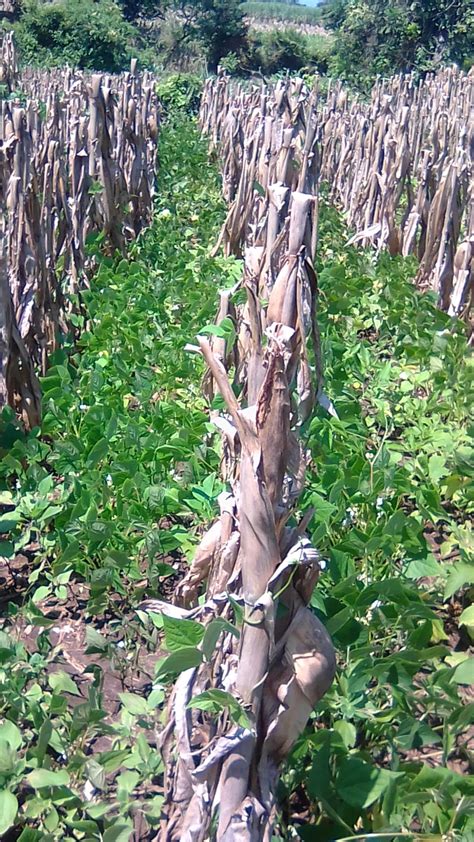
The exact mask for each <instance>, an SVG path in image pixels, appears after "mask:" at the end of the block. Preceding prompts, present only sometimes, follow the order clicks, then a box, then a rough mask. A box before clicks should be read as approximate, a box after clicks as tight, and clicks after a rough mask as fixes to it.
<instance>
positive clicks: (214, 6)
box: [172, 0, 247, 71]
mask: <svg viewBox="0 0 474 842" xmlns="http://www.w3.org/2000/svg"><path fill="white" fill-rule="evenodd" d="M172 2H173V5H174V7H175V8H176V9H177V11H178V13H179V14H180V16H182V17H184V19H185V21H186V23H185V24H184V32H185V34H186V39H185V40H189V41H197V42H198V43H199V44H200V45H201V47H202V49H203V51H204V54H205V56H206V60H207V63H208V67H209V69H210V70H211V71H215V70H216V69H217V65H218V63H219V60H220V59H221V58H222V57H223V56H225V55H227V54H228V53H230V52H236V51H238V50H239V49H240V48H241V47H242V46H243V44H244V42H245V36H246V32H247V27H246V25H245V22H244V16H243V12H242V9H241V5H240V2H239V0H192V2H189V0H172Z"/></svg>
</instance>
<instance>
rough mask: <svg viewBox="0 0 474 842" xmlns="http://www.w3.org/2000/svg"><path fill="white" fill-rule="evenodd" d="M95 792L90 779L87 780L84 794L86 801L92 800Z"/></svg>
mask: <svg viewBox="0 0 474 842" xmlns="http://www.w3.org/2000/svg"><path fill="white" fill-rule="evenodd" d="M94 793H95V787H94V785H93V784H91V782H90V781H89V780H87V781H86V782H85V784H84V787H83V790H82V794H83V796H84V801H92V799H93V797H94Z"/></svg>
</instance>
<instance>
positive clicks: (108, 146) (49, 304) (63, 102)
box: [0, 38, 159, 418]
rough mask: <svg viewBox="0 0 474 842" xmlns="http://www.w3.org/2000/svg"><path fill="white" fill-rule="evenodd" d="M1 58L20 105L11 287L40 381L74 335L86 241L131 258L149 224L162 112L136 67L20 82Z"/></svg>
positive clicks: (8, 127)
mask: <svg viewBox="0 0 474 842" xmlns="http://www.w3.org/2000/svg"><path fill="white" fill-rule="evenodd" d="M0 55H1V58H0V77H1V78H5V79H6V80H7V83H8V88H9V89H13V88H14V90H15V91H18V92H19V96H20V95H21V98H18V99H16V98H13V99H12V98H10V99H9V100H3V101H1V102H0V108H1V111H0V156H1V171H0V191H1V193H2V196H3V203H4V204H3V207H4V210H5V211H6V218H7V221H6V232H5V237H6V241H7V243H6V259H7V282H8V287H9V292H10V298H11V302H12V308H13V315H14V319H15V323H16V325H17V329H18V332H19V335H20V337H21V340H22V346H23V347H24V348H26V352H27V355H28V357H29V359H30V362H31V363H32V364H33V368H36V369H37V370H39V371H40V372H42V373H44V372H45V370H46V367H47V364H48V358H49V356H50V354H51V352H52V351H54V349H55V348H56V347H57V342H58V338H59V336H60V334H61V333H64V332H66V331H67V330H68V315H69V311H70V306H71V305H70V299H69V296H70V294H71V293H77V292H78V291H80V289H81V287H82V286H83V285H85V284H87V272H88V270H89V268H90V266H91V257H90V256H88V253H87V241H88V238H90V236H91V235H93V234H102V235H103V237H104V246H105V247H106V248H108V249H109V250H110V251H115V250H118V251H120V252H122V253H125V249H126V244H127V242H128V241H129V240H130V239H131V238H133V237H135V236H136V235H137V234H138V233H139V232H140V230H141V229H142V228H143V226H144V225H145V224H146V223H147V222H148V221H149V219H150V214H151V210H152V198H153V193H154V179H155V171H156V169H155V168H156V141H157V134H158V122H159V111H158V102H157V98H156V95H155V93H154V86H155V82H154V79H153V78H152V77H151V76H150V75H149V74H139V73H137V72H136V66H135V63H132V68H131V72H130V73H124V74H122V75H120V76H108V75H104V74H100V75H99V74H96V75H92V76H88V75H86V74H84V73H82V72H79V71H72V70H70V69H67V68H66V69H56V70H50V71H39V70H32V69H30V68H26V69H25V70H23V71H22V72H21V73H18V72H17V69H16V62H15V56H14V50H13V44H12V41H11V39H10V38H6V39H4V41H3V43H2V48H1V53H0ZM24 98H26V100H25V99H24ZM13 353H14V352H13V351H12V354H13ZM28 368H29V370H30V372H31V373H32V372H33V368H32V367H31V366H30V365H29V366H28ZM22 370H23V368H22ZM30 386H31V389H30V391H34V389H33V384H32V383H30ZM35 388H36V387H35ZM18 394H20V397H19V404H18V403H17V404H16V406H17V408H20V411H21V412H22V413H23V415H24V416H26V417H28V418H29V417H30V412H29V410H27V409H26V407H25V405H24V404H23V401H22V398H21V393H18ZM8 395H9V396H10V397H8V396H7V392H5V391H3V393H2V396H1V399H2V400H4V401H5V400H6V399H9V400H11V392H10V393H8Z"/></svg>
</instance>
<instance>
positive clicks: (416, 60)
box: [326, 0, 474, 86]
mask: <svg viewBox="0 0 474 842" xmlns="http://www.w3.org/2000/svg"><path fill="white" fill-rule="evenodd" d="M332 13H333V14H332ZM331 14H332V18H331ZM326 15H327V16H329V19H330V20H332V23H333V25H334V26H335V27H336V31H337V42H336V50H335V67H334V69H335V71H336V72H337V73H339V74H340V75H341V76H343V77H345V78H347V79H350V80H354V81H355V82H357V83H359V84H362V85H363V86H369V85H370V84H371V83H372V81H373V78H374V77H375V76H376V75H377V74H380V75H384V76H388V75H391V74H393V73H398V72H406V71H411V70H416V71H419V72H421V73H424V72H428V71H431V70H436V69H437V68H438V67H440V66H441V65H443V64H446V63H449V62H456V63H458V64H461V65H462V64H463V63H464V62H465V61H466V60H468V61H469V57H471V60H472V55H473V52H474V40H473V39H474V11H473V9H472V7H471V6H470V4H468V3H466V2H465V1H464V0H413V2H407V0H395V2H392V3H387V2H385V0H345V2H344V0H336V2H335V3H330V4H328V9H327V12H326Z"/></svg>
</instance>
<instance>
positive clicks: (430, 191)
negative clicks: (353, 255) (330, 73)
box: [201, 67, 474, 315]
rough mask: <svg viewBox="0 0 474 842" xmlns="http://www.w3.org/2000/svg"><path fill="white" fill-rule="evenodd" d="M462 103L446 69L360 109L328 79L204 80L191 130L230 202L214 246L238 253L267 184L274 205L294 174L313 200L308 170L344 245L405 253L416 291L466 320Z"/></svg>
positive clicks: (467, 216) (462, 76) (377, 92)
mask: <svg viewBox="0 0 474 842" xmlns="http://www.w3.org/2000/svg"><path fill="white" fill-rule="evenodd" d="M473 102H474V73H473V71H470V73H468V74H466V73H462V72H461V71H459V70H458V69H457V68H455V67H452V68H446V69H445V70H443V71H440V72H439V73H438V74H436V75H429V76H427V77H426V79H425V80H424V81H423V82H422V83H420V84H419V85H415V82H414V79H413V77H412V76H411V75H405V76H397V77H394V78H393V79H391V80H388V81H387V80H385V81H381V82H379V83H377V84H376V85H375V86H374V88H373V91H372V95H371V100H370V102H369V103H365V102H361V101H359V99H358V98H357V97H353V98H351V97H350V96H349V94H348V93H347V91H345V90H344V88H343V87H342V86H341V85H340V84H339V83H336V84H331V85H330V86H329V90H328V91H327V93H326V94H325V95H322V94H320V93H319V92H318V91H317V90H313V91H310V90H308V88H307V87H306V86H305V85H304V83H303V81H302V80H300V79H288V80H285V81H279V82H277V83H276V84H275V85H274V86H266V85H263V86H261V87H256V86H251V87H250V88H247V89H244V88H242V87H241V86H238V85H237V86H235V85H234V84H233V83H231V82H230V81H228V80H226V79H225V77H223V76H221V77H218V78H217V79H215V80H209V81H208V82H207V83H206V87H205V91H204V96H203V100H202V108H201V127H202V129H203V131H204V132H205V133H206V134H208V135H209V138H210V142H211V145H213V146H217V145H219V148H220V150H221V155H222V159H223V167H222V171H223V184H224V194H225V195H226V198H228V199H229V200H230V201H232V205H231V207H230V208H229V212H228V215H227V219H226V223H225V225H224V228H223V230H222V235H221V242H222V243H223V244H224V247H225V249H226V250H227V251H228V252H232V253H236V254H239V253H240V252H241V249H242V244H243V243H244V242H253V241H254V238H255V237H257V238H258V232H259V228H258V217H259V208H260V211H262V205H264V201H262V190H261V189H260V188H263V189H267V187H268V185H272V184H278V185H279V186H280V195H281V197H282V198H283V196H284V194H283V193H281V188H283V187H288V188H290V189H294V187H295V179H296V178H298V179H299V180H300V183H299V185H298V189H300V190H305V191H306V192H311V193H316V181H315V180H314V174H315V173H316V172H318V173H319V179H320V180H321V181H324V182H326V183H327V184H328V185H329V187H330V196H331V198H332V200H333V202H334V203H335V204H336V206H337V207H339V208H340V209H341V210H343V211H344V213H345V215H346V218H347V222H348V224H349V226H350V227H351V228H352V229H354V230H355V234H354V236H353V237H352V239H351V241H350V242H361V243H362V244H363V245H373V246H374V247H375V248H376V249H382V248H388V249H389V251H390V252H391V254H403V255H408V254H415V255H416V256H417V257H418V259H419V261H420V268H419V272H418V274H417V278H416V283H417V285H418V286H419V287H420V288H421V289H433V290H435V291H436V292H437V293H438V301H439V306H440V307H442V308H443V309H446V310H448V312H450V313H451V314H460V315H461V314H463V313H467V312H468V311H469V307H470V301H471V299H472V296H473V287H474V278H473V275H472V269H471V263H470V261H467V263H466V258H465V255H466V254H467V251H468V250H469V243H470V242H471V241H472V238H473V237H474V193H473V189H472V184H473V154H474V144H473V128H472V127H473V125H474V119H473V118H474V111H473V107H474V106H473ZM315 141H316V143H315ZM257 149H258V151H256V150H257ZM318 149H319V153H320V154H319V160H316V153H313V150H318ZM302 182H304V183H302ZM286 199H287V196H286ZM459 249H461V251H458V250H459ZM456 254H458V255H459V258H458V264H459V261H460V260H462V261H463V266H464V268H463V269H462V273H461V274H460V273H459V271H458V270H457V267H456V264H455V256H456ZM464 264H466V265H464Z"/></svg>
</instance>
